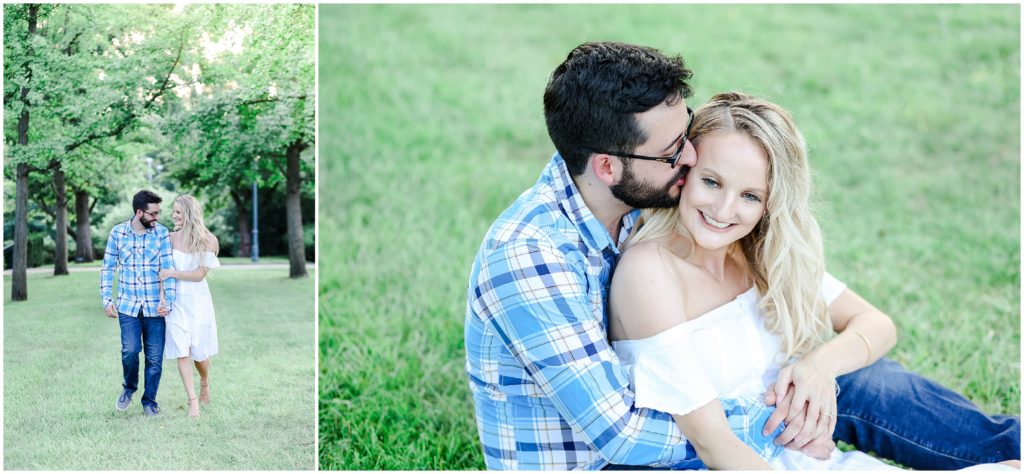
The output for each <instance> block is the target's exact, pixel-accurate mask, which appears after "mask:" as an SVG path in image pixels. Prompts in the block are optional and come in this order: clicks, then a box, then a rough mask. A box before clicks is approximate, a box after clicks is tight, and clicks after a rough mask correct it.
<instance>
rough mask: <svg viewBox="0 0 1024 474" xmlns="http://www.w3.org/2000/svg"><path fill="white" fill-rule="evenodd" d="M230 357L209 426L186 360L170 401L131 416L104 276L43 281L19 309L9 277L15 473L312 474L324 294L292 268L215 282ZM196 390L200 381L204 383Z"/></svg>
mask: <svg viewBox="0 0 1024 474" xmlns="http://www.w3.org/2000/svg"><path fill="white" fill-rule="evenodd" d="M209 283H210V286H211V291H212V293H213V301H214V306H215V308H216V311H217V329H218V337H219V345H220V353H219V354H217V355H215V356H214V357H213V358H212V359H211V360H212V364H213V367H212V373H211V391H212V392H211V395H212V398H213V403H212V404H211V405H210V406H209V407H203V408H202V412H201V413H202V415H201V418H200V419H199V420H191V419H189V418H188V417H187V416H186V411H185V410H186V407H187V405H186V396H185V393H184V388H183V386H182V383H181V378H180V376H179V375H178V370H177V364H176V363H175V362H174V361H173V360H167V361H164V364H163V376H162V378H161V381H160V391H159V393H158V395H157V402H158V403H159V404H160V407H161V410H162V415H161V416H160V417H158V418H155V419H149V418H146V417H145V416H144V415H143V414H142V406H141V404H140V401H141V399H142V391H143V385H144V384H143V380H144V369H143V366H144V359H142V358H141V357H140V375H139V379H140V380H139V391H138V392H136V393H135V396H134V397H133V399H132V404H131V406H130V407H129V408H128V410H127V411H125V412H118V411H117V410H116V409H115V408H114V402H115V400H116V399H117V397H118V395H119V394H120V393H121V382H122V377H121V362H120V357H121V356H120V332H119V329H118V324H117V321H116V320H114V319H110V318H107V317H106V316H105V315H104V314H103V310H102V308H101V303H100V295H99V273H98V272H95V273H93V272H84V273H77V272H76V273H72V274H71V275H68V276H62V277H53V276H51V275H29V277H28V288H29V300H28V301H25V302H18V303H12V302H11V300H10V277H9V276H8V277H5V278H4V295H5V299H4V468H5V469H8V470H11V469H16V470H22V469H44V470H123V469H130V470H142V469H171V470H200V469H203V470H206V469H214V470H235V469H240V470H309V469H313V468H314V467H315V465H316V464H315V463H316V461H315V456H316V450H315V447H314V430H315V422H316V419H315V414H314V410H315V406H316V405H315V403H316V402H315V399H316V387H315V382H314V372H313V365H314V363H313V360H314V350H315V349H314V344H313V340H314V338H315V335H314V324H313V313H314V301H315V300H314V298H315V293H314V284H313V280H312V279H311V278H305V279H297V280H290V279H288V277H287V271H284V272H282V270H214V271H212V272H211V274H210V277H209ZM195 380H196V390H198V386H199V382H198V380H199V376H198V374H196V375H195Z"/></svg>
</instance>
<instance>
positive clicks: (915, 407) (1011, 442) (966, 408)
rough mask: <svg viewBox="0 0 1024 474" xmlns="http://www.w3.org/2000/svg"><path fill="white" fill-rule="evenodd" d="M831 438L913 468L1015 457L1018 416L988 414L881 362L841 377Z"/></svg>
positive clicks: (896, 366)
mask: <svg viewBox="0 0 1024 474" xmlns="http://www.w3.org/2000/svg"><path fill="white" fill-rule="evenodd" d="M837 380H838V382H839V388H840V393H839V400H838V402H839V406H838V417H837V419H836V431H835V434H834V436H835V438H836V439H839V440H843V441H846V442H847V443H850V444H852V445H854V446H856V447H857V449H859V450H861V451H874V452H875V453H876V454H878V455H879V456H881V457H884V458H888V459H892V460H893V461H896V462H898V463H900V464H903V465H905V466H908V467H912V468H914V469H930V470H947V469H960V468H964V467H967V466H971V465H974V464H979V463H985V462H998V461H1005V460H1007V459H1020V440H1021V431H1020V417H1019V416H1006V415H993V416H989V415H987V414H985V413H984V412H982V411H981V410H980V409H979V408H978V407H977V406H975V405H974V404H973V403H971V402H970V401H968V400H967V399H966V398H964V397H963V396H961V395H959V394H957V393H956V392H953V391H952V390H950V389H948V388H946V387H943V386H942V385H939V384H938V383H936V382H934V381H932V380H929V379H927V378H924V377H922V376H920V375H917V374H915V373H912V372H908V371H907V370H906V369H904V368H903V366H901V365H900V364H899V363H897V362H896V361H894V360H892V359H889V358H884V357H883V358H882V359H880V360H879V361H878V362H875V363H874V364H872V365H870V366H868V367H865V368H863V369H860V370H858V371H855V372H852V373H849V374H847V375H844V376H841V377H839V378H838V379H837Z"/></svg>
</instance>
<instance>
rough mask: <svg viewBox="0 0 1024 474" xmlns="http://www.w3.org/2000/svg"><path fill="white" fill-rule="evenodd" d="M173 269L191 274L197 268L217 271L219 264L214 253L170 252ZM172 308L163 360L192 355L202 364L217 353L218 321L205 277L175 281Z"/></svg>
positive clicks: (167, 319) (168, 320)
mask: <svg viewBox="0 0 1024 474" xmlns="http://www.w3.org/2000/svg"><path fill="white" fill-rule="evenodd" d="M172 253H173V254H174V269H175V270H179V271H192V270H195V269H197V268H199V265H200V264H202V266H204V267H206V268H207V269H211V268H217V267H219V266H220V261H219V260H217V255H216V254H214V253H213V252H203V253H202V254H191V253H187V252H182V251H180V250H177V249H175V250H173V251H172ZM176 281H177V286H176V287H175V291H176V296H175V300H174V307H172V308H171V312H170V314H168V315H167V317H166V321H167V333H166V338H165V340H164V358H165V359H177V358H179V357H188V356H190V355H191V357H192V359H193V360H197V361H203V360H206V359H208V358H209V357H210V356H212V355H214V354H216V353H217V321H216V319H215V318H214V313H213V298H212V297H211V296H210V286H209V285H207V284H206V278H203V279H202V280H200V281H184V280H181V279H178V280H176Z"/></svg>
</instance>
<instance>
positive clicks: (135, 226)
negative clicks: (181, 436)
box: [100, 190, 175, 416]
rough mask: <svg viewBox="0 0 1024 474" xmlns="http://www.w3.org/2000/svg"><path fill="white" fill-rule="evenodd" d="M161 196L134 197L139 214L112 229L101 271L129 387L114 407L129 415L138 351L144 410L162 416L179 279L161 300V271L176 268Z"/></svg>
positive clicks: (104, 296) (170, 283) (103, 293)
mask: <svg viewBox="0 0 1024 474" xmlns="http://www.w3.org/2000/svg"><path fill="white" fill-rule="evenodd" d="M161 201H162V199H160V196H157V195H156V194H154V193H153V192H151V191H148V190H142V191H139V192H138V193H136V194H135V197H134V198H132V209H133V210H134V212H135V214H134V215H133V216H132V217H131V219H128V220H127V221H125V222H122V223H120V224H118V225H116V226H114V228H113V229H112V230H111V231H110V237H108V238H107V248H106V249H105V250H104V252H103V269H102V270H101V271H100V295H101V297H102V299H103V308H104V310H105V311H106V314H107V316H108V317H110V318H117V320H118V323H119V324H120V326H121V368H122V369H123V372H124V384H123V391H122V392H121V396H120V397H118V399H117V402H116V404H115V406H116V407H117V409H118V410H120V411H125V410H127V409H128V406H129V405H131V403H132V395H133V394H134V393H135V391H136V390H137V389H138V383H139V351H140V350H142V349H143V348H145V355H146V376H145V383H146V389H145V391H144V392H143V394H142V411H143V413H145V414H146V415H147V416H157V415H159V414H160V407H159V405H157V403H156V392H157V389H158V388H159V387H160V374H161V373H162V371H163V358H164V330H165V323H164V316H166V315H167V314H168V313H169V312H170V308H171V307H172V306H173V305H174V297H175V291H174V287H175V280H174V279H173V278H171V279H167V280H165V281H164V292H165V295H166V301H161V300H160V279H159V274H160V270H163V269H173V268H174V259H173V256H172V255H171V241H170V238H169V236H168V231H167V228H166V227H164V226H162V225H160V223H159V222H157V221H158V220H159V219H160V202H161ZM115 270H117V272H118V279H117V302H116V303H115V302H114V299H113V282H114V271H115Z"/></svg>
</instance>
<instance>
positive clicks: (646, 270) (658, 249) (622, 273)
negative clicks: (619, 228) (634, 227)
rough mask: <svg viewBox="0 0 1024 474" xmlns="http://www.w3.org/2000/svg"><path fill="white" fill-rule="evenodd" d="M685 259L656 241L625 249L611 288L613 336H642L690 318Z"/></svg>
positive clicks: (610, 302)
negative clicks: (687, 308) (682, 264)
mask: <svg viewBox="0 0 1024 474" xmlns="http://www.w3.org/2000/svg"><path fill="white" fill-rule="evenodd" d="M681 260H682V259H681V258H679V257H678V256H677V255H676V254H675V253H673V252H672V251H671V250H670V249H669V248H668V247H666V246H665V245H664V244H662V243H659V242H656V241H648V242H642V243H640V244H637V245H634V246H632V247H630V248H629V249H628V250H626V251H625V252H623V254H622V258H621V259H620V260H619V263H618V265H617V266H616V268H615V274H614V275H613V277H612V286H611V290H610V292H609V293H610V294H609V316H610V320H611V321H610V332H611V333H612V334H611V337H612V339H642V338H645V337H650V336H653V335H655V334H657V333H659V332H662V331H664V330H666V329H669V328H671V327H673V326H676V325H679V324H681V323H683V322H685V321H686V311H685V305H684V302H685V299H684V294H685V293H684V291H683V273H682V272H680V269H679V266H680V264H681Z"/></svg>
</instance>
